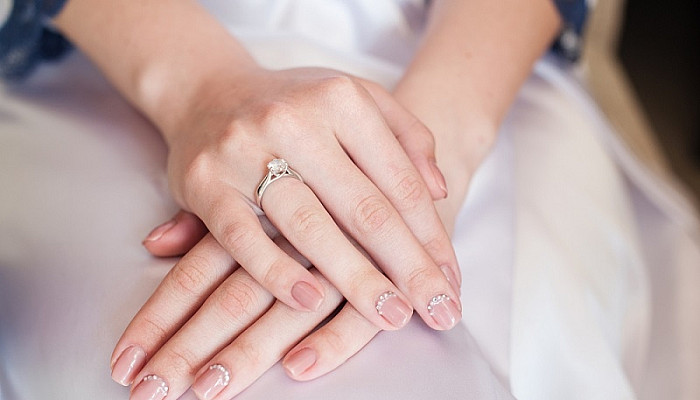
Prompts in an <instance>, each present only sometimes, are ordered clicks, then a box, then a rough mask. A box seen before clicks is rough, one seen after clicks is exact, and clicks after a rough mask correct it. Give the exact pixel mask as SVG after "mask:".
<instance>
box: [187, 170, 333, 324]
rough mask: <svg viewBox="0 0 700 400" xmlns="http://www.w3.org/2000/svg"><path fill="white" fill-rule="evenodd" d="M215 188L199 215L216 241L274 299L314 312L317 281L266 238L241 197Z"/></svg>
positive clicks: (320, 296) (318, 292) (320, 297)
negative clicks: (209, 201) (209, 200)
mask: <svg viewBox="0 0 700 400" xmlns="http://www.w3.org/2000/svg"><path fill="white" fill-rule="evenodd" d="M284 180H288V179H284ZM273 186H274V185H273ZM216 188H217V189H218V193H217V192H214V190H217V189H210V194H209V196H208V197H207V198H209V199H213V200H212V201H211V203H209V204H207V206H206V207H204V208H202V210H203V211H202V212H201V213H198V214H199V215H201V216H202V220H204V221H205V222H206V223H207V226H208V227H209V229H210V231H211V233H212V234H213V235H214V237H215V238H216V239H217V241H218V242H219V243H221V245H222V246H223V247H224V248H225V249H226V250H227V251H228V252H229V253H230V254H231V255H232V256H233V258H234V259H235V260H236V261H237V262H238V263H239V264H240V265H241V266H242V267H243V268H245V270H246V271H248V273H249V274H250V275H251V276H252V277H253V278H254V279H255V280H256V281H258V282H260V284H261V285H262V286H263V287H264V288H265V289H267V290H268V291H270V293H272V294H273V295H274V296H275V297H276V298H278V299H280V300H281V301H283V302H284V303H286V304H288V305H289V306H290V307H292V308H295V309H297V310H305V311H313V310H315V309H317V308H318V307H319V306H320V304H321V303H322V302H323V294H322V293H323V292H322V286H321V284H320V283H319V282H318V280H317V279H316V278H314V276H313V275H312V274H311V273H310V272H309V271H308V270H307V269H306V268H304V267H303V266H302V265H300V264H299V263H298V262H296V261H295V260H294V259H293V258H292V257H290V256H289V255H288V254H286V253H285V252H284V251H282V250H281V249H280V248H279V247H278V246H277V245H276V244H275V243H274V242H273V241H272V240H271V239H270V238H269V237H268V236H267V234H266V233H265V231H264V230H263V228H262V226H261V225H260V221H259V220H258V217H257V215H255V213H254V212H253V210H252V209H251V208H250V206H249V204H248V201H247V200H245V199H243V195H241V194H240V193H239V192H238V191H236V190H235V189H232V188H230V187H229V186H228V185H227V184H221V185H217V186H216ZM211 192H214V193H211Z"/></svg>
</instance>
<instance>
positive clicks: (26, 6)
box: [0, 0, 589, 80]
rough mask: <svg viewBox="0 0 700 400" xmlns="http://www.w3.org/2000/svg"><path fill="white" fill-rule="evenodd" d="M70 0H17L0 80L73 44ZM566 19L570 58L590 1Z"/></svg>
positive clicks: (564, 44)
mask: <svg viewBox="0 0 700 400" xmlns="http://www.w3.org/2000/svg"><path fill="white" fill-rule="evenodd" d="M66 1H67V0H14V3H13V8H12V11H11V13H10V16H9V18H8V19H7V21H6V22H5V24H4V25H2V27H0V79H5V80H19V79H21V78H24V77H26V76H28V75H29V74H30V73H31V71H32V70H33V69H34V68H35V67H36V66H37V65H38V64H39V63H40V62H41V61H45V60H56V59H59V58H60V57H61V56H62V55H64V54H65V53H66V52H67V51H68V50H69V49H70V48H71V45H70V43H69V42H68V41H67V40H66V39H65V38H64V37H63V36H61V35H60V34H59V33H58V32H56V31H54V30H53V29H51V28H50V27H49V26H48V25H47V24H46V21H48V20H49V19H50V18H51V17H53V16H55V15H56V14H57V13H58V12H59V11H60V10H61V8H62V7H63V5H64V4H65V2H66ZM554 2H555V4H556V6H557V8H558V9H559V12H560V13H561V15H562V19H563V21H564V23H563V27H562V31H561V34H560V36H559V38H558V39H557V40H556V41H555V42H554V43H553V45H552V50H553V51H554V52H555V53H557V54H559V55H561V56H562V57H564V58H566V59H567V60H570V61H576V60H577V59H578V57H579V55H580V51H581V35H582V33H583V27H584V23H585V21H586V17H587V14H588V11H589V5H588V2H587V1H586V0H554Z"/></svg>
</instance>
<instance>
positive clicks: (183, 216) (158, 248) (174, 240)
mask: <svg viewBox="0 0 700 400" xmlns="http://www.w3.org/2000/svg"><path fill="white" fill-rule="evenodd" d="M207 232H209V230H208V229H207V227H206V226H205V225H204V223H203V222H202V221H201V220H200V219H199V217H197V216H196V215H194V214H192V213H189V212H187V211H184V210H180V211H179V212H178V213H177V214H175V216H174V217H173V219H171V220H170V221H168V222H165V223H163V224H162V225H159V226H158V227H156V228H155V229H153V231H151V233H150V234H149V235H148V236H147V237H146V239H144V241H143V246H144V247H145V248H146V250H148V251H149V252H150V253H151V254H153V255H154V256H157V257H175V256H181V255H183V254H185V253H187V252H188V251H190V249H192V247H194V245H195V244H197V243H198V242H199V241H200V240H202V238H203V237H204V236H205V235H206V234H207Z"/></svg>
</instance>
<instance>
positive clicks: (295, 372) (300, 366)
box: [283, 347, 316, 377]
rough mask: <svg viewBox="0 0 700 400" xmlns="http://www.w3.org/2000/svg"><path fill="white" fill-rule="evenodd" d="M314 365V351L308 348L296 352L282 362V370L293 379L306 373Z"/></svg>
mask: <svg viewBox="0 0 700 400" xmlns="http://www.w3.org/2000/svg"><path fill="white" fill-rule="evenodd" d="M314 364H316V351H315V350H313V349H310V348H308V347H307V348H304V349H301V350H299V351H297V352H296V353H294V354H292V355H291V356H290V357H288V358H287V359H286V360H284V362H283V365H284V368H285V369H286V370H287V371H289V373H290V374H291V375H292V376H295V377H296V376H299V375H301V374H303V373H304V372H306V371H307V370H308V369H309V368H311V367H312V366H313V365H314Z"/></svg>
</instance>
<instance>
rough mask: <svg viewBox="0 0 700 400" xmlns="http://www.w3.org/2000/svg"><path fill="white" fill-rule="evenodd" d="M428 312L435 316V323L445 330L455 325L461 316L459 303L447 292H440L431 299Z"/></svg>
mask: <svg viewBox="0 0 700 400" xmlns="http://www.w3.org/2000/svg"><path fill="white" fill-rule="evenodd" d="M428 313H429V314H430V316H431V317H433V320H434V321H435V323H436V324H437V325H438V326H439V327H440V328H441V329H445V330H446V329H451V328H452V327H453V326H455V324H457V320H458V319H459V318H460V316H461V313H460V312H459V310H458V309H457V305H456V304H455V303H454V302H453V301H452V299H450V296H448V295H446V294H440V295H437V296H435V297H433V298H432V299H430V303H429V304H428Z"/></svg>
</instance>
